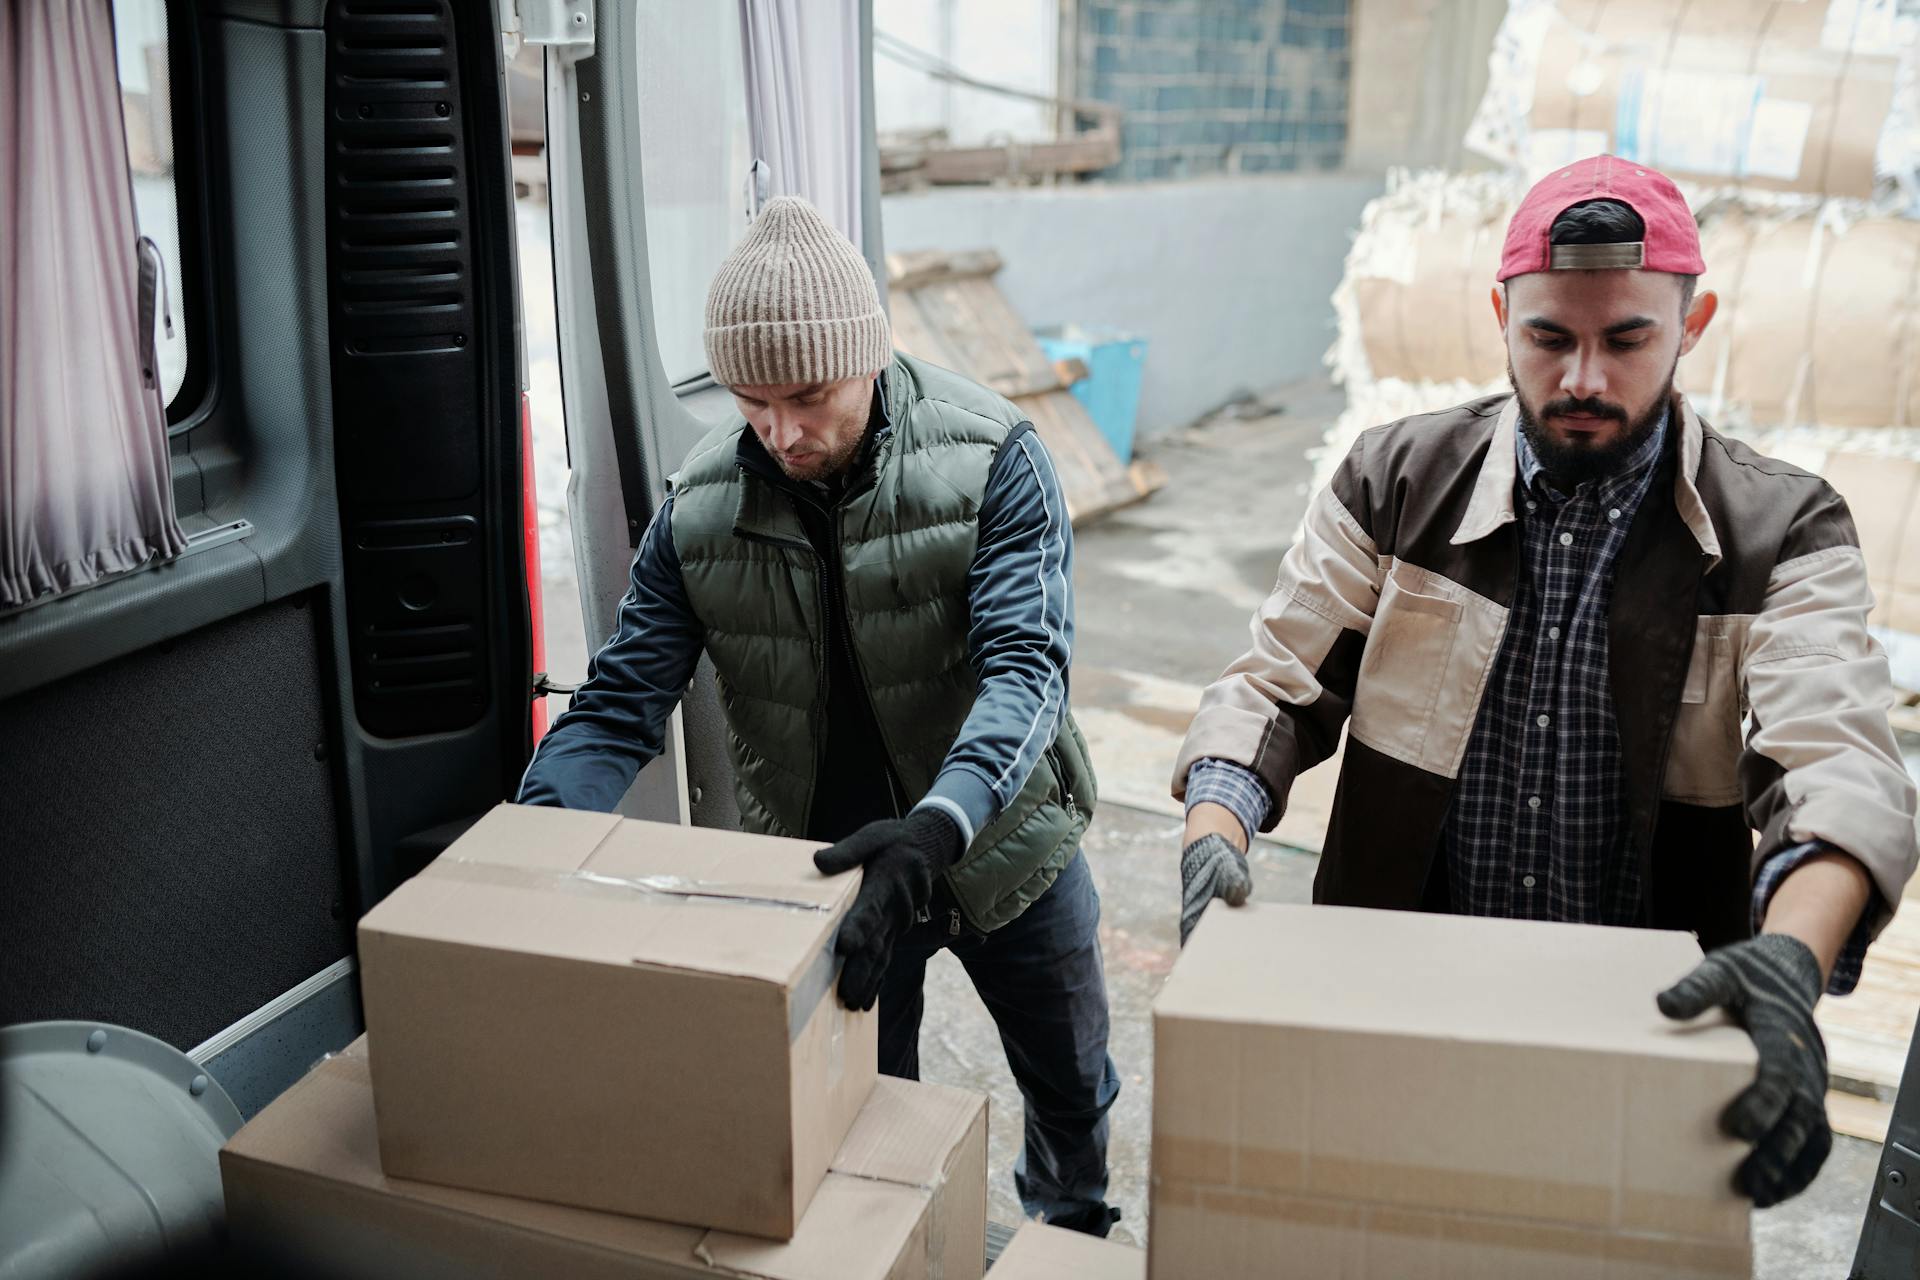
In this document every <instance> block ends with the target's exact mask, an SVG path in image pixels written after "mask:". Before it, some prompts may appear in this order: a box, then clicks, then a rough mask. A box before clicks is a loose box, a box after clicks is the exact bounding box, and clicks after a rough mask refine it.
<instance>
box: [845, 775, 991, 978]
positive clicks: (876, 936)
mask: <svg viewBox="0 0 1920 1280" xmlns="http://www.w3.org/2000/svg"><path fill="white" fill-rule="evenodd" d="M963 852H964V849H963V848H962V846H961V841H960V828H959V826H958V825H956V824H955V822H954V821H953V819H952V818H949V817H948V816H947V815H946V814H944V813H942V812H940V811H939V810H938V809H915V810H914V811H913V812H912V813H909V814H908V815H907V816H906V817H904V818H887V819H884V820H882V821H880V822H869V823H868V824H867V825H866V826H864V827H862V828H860V829H859V830H858V831H856V832H854V833H853V834H852V835H850V836H848V837H847V838H846V839H845V840H842V841H841V842H840V843H839V844H836V845H831V846H829V847H827V848H825V849H822V850H820V852H818V853H816V854H814V855H813V865H814V866H816V867H818V868H819V869H820V870H821V871H822V872H823V873H824V874H826V875H830V876H832V875H839V874H840V873H841V872H842V871H851V870H853V869H854V868H855V867H865V868H866V876H865V878H864V879H863V880H861V882H860V893H859V896H858V897H856V898H855V899H854V900H853V909H852V910H850V911H848V912H847V918H846V919H845V920H842V921H841V922H840V932H839V933H838V934H837V935H836V936H835V937H834V940H833V950H834V954H836V955H838V956H839V957H840V958H841V960H842V961H843V962H844V964H843V967H842V968H841V970H840V1002H841V1003H842V1004H844V1005H846V1006H847V1008H849V1009H871V1008H873V1002H874V1001H875V1000H876V999H878V998H879V995H880V980H881V978H883V977H885V976H886V972H887V963H888V961H890V960H891V959H892V958H893V943H894V940H895V939H896V938H898V937H899V936H900V935H901V934H902V933H905V932H906V931H907V929H908V928H910V927H911V926H912V924H913V921H914V917H916V916H918V915H919V914H920V913H921V912H922V911H924V910H925V909H926V906H927V902H928V901H929V900H930V899H931V898H932V897H933V882H934V880H935V879H936V878H938V877H939V875H940V874H941V873H942V872H944V871H945V870H946V869H947V868H948V867H950V866H952V865H953V864H954V862H956V861H957V860H958V859H959V857H960V855H961V853H963Z"/></svg>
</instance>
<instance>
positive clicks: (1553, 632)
mask: <svg viewBox="0 0 1920 1280" xmlns="http://www.w3.org/2000/svg"><path fill="white" fill-rule="evenodd" d="M1559 638H1560V628H1558V627H1548V628H1547V639H1549V640H1558V639H1559Z"/></svg>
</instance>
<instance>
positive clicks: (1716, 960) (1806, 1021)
mask: <svg viewBox="0 0 1920 1280" xmlns="http://www.w3.org/2000/svg"><path fill="white" fill-rule="evenodd" d="M1820 989H1821V982H1820V962H1819V961H1818V960H1816V959H1814V955H1813V952H1812V951H1810V950H1809V949H1808V948H1807V945H1806V944H1805V943H1804V942H1801V941H1800V940H1799V939H1798V938H1793V937H1789V936H1787V935H1786V934H1784V933H1763V934H1761V935H1760V936H1759V937H1757V938H1749V939H1748V940H1747V941H1745V942H1736V943H1734V944H1733V945H1732V946H1728V947H1722V948H1720V949H1719V950H1718V951H1715V952H1713V953H1712V954H1711V955H1709V956H1708V957H1707V958H1706V959H1705V960H1702V961H1701V962H1700V964H1699V965H1698V966H1697V967H1696V968H1695V969H1694V971H1693V972H1692V973H1690V974H1688V975H1687V976H1686V977H1684V978H1682V979H1680V981H1678V982H1676V983H1675V984H1674V985H1673V986H1672V987H1670V988H1668V989H1667V990H1665V991H1663V992H1661V993H1660V996H1659V1003H1660V1012H1662V1013H1664V1014H1666V1015H1667V1016H1668V1017H1669V1018H1678V1019H1682V1020H1685V1019H1688V1018H1695V1017H1698V1016H1699V1015H1701V1014H1703V1013H1705V1012H1706V1011H1707V1010H1709V1009H1725V1010H1726V1011H1727V1012H1728V1013H1729V1014H1731V1015H1732V1017H1733V1020H1734V1021H1735V1022H1737V1023H1739V1024H1740V1025H1741V1026H1743V1027H1745V1028H1746V1029H1747V1034H1748V1035H1749V1036H1751V1037H1753V1045H1754V1048H1755V1049H1757V1050H1759V1052H1760V1069H1759V1072H1758V1073H1757V1075H1756V1076H1755V1078H1754V1082H1753V1083H1752V1084H1750V1085H1748V1086H1747V1087H1746V1088H1745V1089H1744V1090H1742V1091H1741V1093H1740V1096H1739V1097H1737V1098H1735V1099H1734V1100H1733V1101H1732V1102H1731V1103H1729V1104H1728V1106H1727V1109H1726V1110H1725V1111H1724V1112H1722V1113H1721V1116H1720V1127H1721V1128H1722V1129H1724V1130H1726V1132H1727V1133H1729V1134H1731V1135H1733V1136H1734V1137H1736V1138H1739V1139H1740V1140H1741V1141H1743V1142H1750V1143H1752V1144H1753V1150H1752V1151H1751V1152H1750V1153H1748V1155H1747V1158H1746V1159H1745V1160H1743V1161H1741V1163H1740V1168H1739V1169H1738V1170H1736V1171H1735V1172H1734V1175H1733V1183H1734V1185H1735V1186H1736V1187H1738V1188H1739V1189H1740V1191H1741V1193H1742V1194H1744V1195H1747V1196H1750V1197H1752V1199H1753V1203H1754V1206H1755V1207H1756V1208H1760V1209H1765V1208H1768V1207H1770V1206H1772V1205H1776V1204H1779V1203H1780V1202H1781V1201H1782V1200H1786V1199H1789V1198H1791V1197H1793V1196H1796V1195H1799V1194H1800V1192H1802V1191H1804V1190H1805V1189H1806V1187H1807V1184H1808V1183H1810V1182H1812V1181H1813V1176H1814V1175H1815V1174H1816V1173H1819V1172H1820V1166H1821V1165H1822V1164H1824V1163H1826V1159H1827V1153H1828V1152H1829V1151H1830V1150H1832V1149H1833V1130H1832V1129H1830V1128H1828V1127H1827V1047H1826V1044H1825V1043H1824V1042H1823V1041H1822V1040H1821V1039H1820V1030H1819V1028H1818V1027H1816V1026H1815V1025H1814V1022H1813V1005H1814V1002H1815V1001H1816V1000H1818V999H1819V998H1820Z"/></svg>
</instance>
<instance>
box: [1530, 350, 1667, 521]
mask: <svg viewBox="0 0 1920 1280" xmlns="http://www.w3.org/2000/svg"><path fill="white" fill-rule="evenodd" d="M1679 367H1680V359H1679V357H1678V356H1675V357H1674V362H1673V368H1672V369H1669V370H1667V377H1666V381H1665V382H1664V383H1662V384H1661V387H1660V394H1659V395H1657V396H1655V397H1654V398H1653V403H1652V404H1651V405H1649V406H1647V410H1646V412H1645V413H1643V414H1641V415H1640V417H1639V418H1638V419H1636V420H1634V421H1633V422H1631V423H1629V424H1628V426H1627V430H1626V431H1625V433H1624V434H1622V435H1621V437H1620V438H1619V439H1618V440H1615V441H1614V442H1613V443H1612V444H1608V445H1599V446H1594V447H1588V446H1584V445H1577V444H1567V443H1565V442H1563V441H1560V440H1556V439H1554V437H1553V433H1552V432H1550V431H1548V430H1547V428H1546V426H1545V425H1544V423H1545V420H1546V419H1547V418H1550V417H1552V416H1554V415H1555V414H1562V413H1590V414H1593V415H1594V416H1595V417H1601V418H1611V419H1612V420H1613V421H1615V422H1627V412H1626V410H1624V409H1622V408H1621V407H1620V406H1619V405H1616V404H1608V403H1607V402H1606V401H1604V400H1574V399H1571V398H1564V397H1563V398H1562V399H1559V400H1549V401H1548V402H1547V403H1546V404H1545V405H1544V406H1543V407H1541V408H1540V409H1539V410H1535V408H1534V406H1532V405H1530V404H1528V403H1527V397H1526V396H1525V395H1524V394H1522V393H1521V391H1520V383H1519V381H1518V380H1517V379H1515V378H1514V376H1513V362H1512V361H1511V360H1509V361H1508V362H1507V381H1508V382H1509V383H1510V384H1511V385H1512V387H1513V397H1514V399H1515V400H1516V401H1517V402H1518V403H1519V405H1520V430H1521V432H1522V433H1524V434H1525V435H1526V437H1527V443H1528V444H1529V445H1531V446H1532V447H1533V456H1534V457H1535V458H1537V459H1539V462H1540V466H1541V469H1542V470H1544V471H1545V472H1546V473H1547V475H1548V477H1549V478H1551V479H1552V480H1553V483H1554V487H1555V488H1557V489H1559V490H1561V491H1562V492H1567V493H1570V492H1572V491H1573V489H1574V488H1575V487H1576V486H1578V485H1580V484H1582V483H1584V482H1585V481H1588V480H1600V479H1604V478H1605V477H1607V476H1610V475H1614V474H1615V473H1617V472H1618V471H1620V470H1621V468H1623V467H1624V466H1625V465H1626V463H1627V459H1629V458H1631V457H1632V456H1633V455H1634V453H1635V452H1636V451H1638V449H1639V448H1640V446H1641V445H1643V444H1645V443H1646V442H1647V437H1649V436H1651V435H1652V434H1653V430H1654V428H1655V427H1657V426H1658V425H1659V424H1660V417H1661V415H1662V414H1664V413H1665V412H1666V411H1667V404H1668V402H1669V401H1671V400H1672V399H1673V375H1674V373H1675V371H1677V370H1678V369H1679Z"/></svg>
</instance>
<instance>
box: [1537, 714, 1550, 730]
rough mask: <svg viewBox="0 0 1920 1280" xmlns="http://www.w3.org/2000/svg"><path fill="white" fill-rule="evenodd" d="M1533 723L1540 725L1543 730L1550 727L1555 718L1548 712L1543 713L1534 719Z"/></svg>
mask: <svg viewBox="0 0 1920 1280" xmlns="http://www.w3.org/2000/svg"><path fill="white" fill-rule="evenodd" d="M1533 722H1534V723H1535V724H1537V725H1539V726H1540V727H1541V728H1542V729H1544V728H1546V727H1547V726H1548V725H1550V724H1552V723H1553V717H1552V716H1550V715H1548V714H1547V713H1546V712H1544V711H1542V712H1541V713H1540V714H1539V715H1537V716H1535V717H1534V718H1533Z"/></svg>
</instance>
